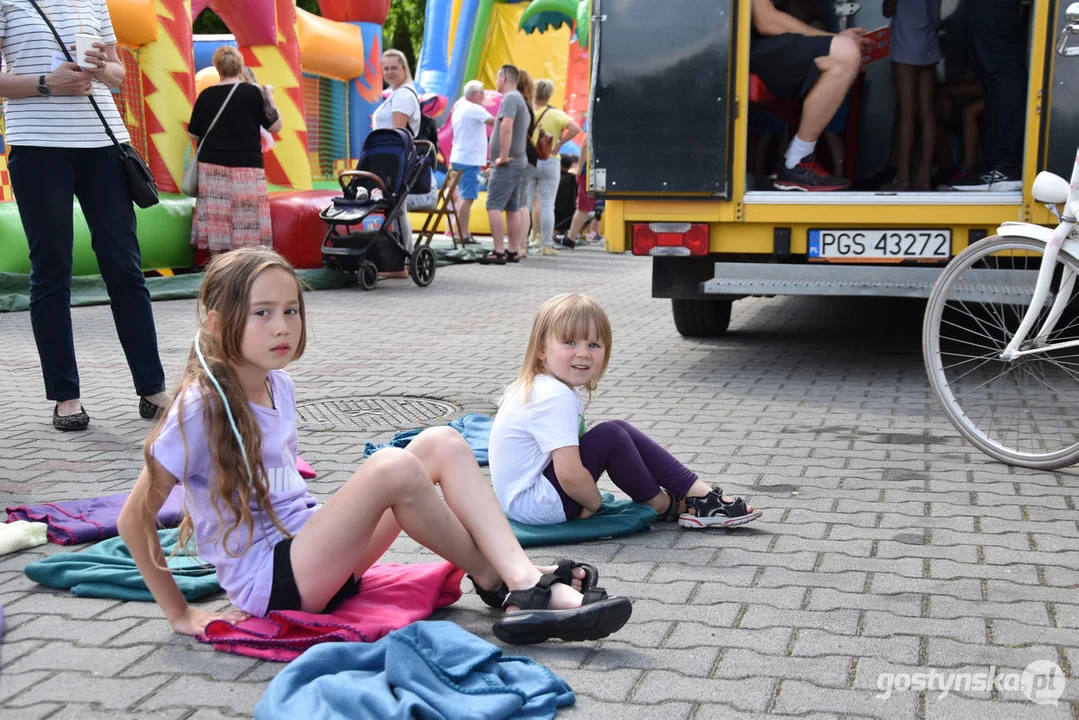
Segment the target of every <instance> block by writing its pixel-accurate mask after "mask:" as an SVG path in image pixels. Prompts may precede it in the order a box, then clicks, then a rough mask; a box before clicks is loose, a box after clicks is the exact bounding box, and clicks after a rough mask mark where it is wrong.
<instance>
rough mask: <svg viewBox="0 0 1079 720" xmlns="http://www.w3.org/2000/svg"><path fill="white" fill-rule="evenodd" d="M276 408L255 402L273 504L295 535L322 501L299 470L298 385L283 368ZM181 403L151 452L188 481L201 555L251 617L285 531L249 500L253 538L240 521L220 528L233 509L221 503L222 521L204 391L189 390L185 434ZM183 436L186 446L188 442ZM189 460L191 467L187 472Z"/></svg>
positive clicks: (273, 380)
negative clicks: (214, 494) (213, 498)
mask: <svg viewBox="0 0 1079 720" xmlns="http://www.w3.org/2000/svg"><path fill="white" fill-rule="evenodd" d="M269 380H270V387H271V389H272V390H273V398H274V405H275V406H276V409H270V408H265V407H262V406H261V405H255V404H253V403H252V404H251V410H252V411H253V412H254V413H255V418H256V419H257V420H258V423H259V428H260V429H261V430H262V462H263V464H264V465H265V466H266V475H267V479H268V480H269V485H270V504H271V506H272V507H273V510H274V513H276V515H277V518H278V520H280V521H281V524H282V525H283V526H284V527H285V528H287V529H288V531H289V532H290V533H292V534H293V535H295V534H296V533H297V532H299V530H300V528H301V527H303V525H304V523H305V522H307V520H308V519H309V518H310V517H311V515H312V514H314V512H315V510H317V509H318V501H317V500H315V498H314V497H313V496H312V495H311V493H310V492H308V490H307V483H305V482H304V481H303V478H301V477H300V473H299V472H298V471H297V470H296V451H297V440H296V388H295V386H294V385H293V384H292V379H291V378H290V377H289V376H288V373H286V372H284V371H283V370H272V371H270V376H269ZM177 407H178V404H173V406H172V408H171V409H170V410H169V414H168V417H167V419H166V420H165V426H164V428H163V429H162V431H161V434H160V435H159V436H158V438H157V440H156V441H155V442H154V445H153V447H152V449H151V453H152V454H153V456H154V458H155V459H156V460H157V461H158V462H160V463H161V464H162V465H163V466H164V467H165V469H166V470H168V471H169V472H170V473H172V474H173V475H175V476H176V477H177V478H179V480H180V482H182V483H183V485H184V496H185V499H184V503H185V505H186V508H187V511H188V513H190V515H191V519H192V520H193V521H194V523H195V541H196V542H197V544H198V551H199V555H200V556H201V557H202V558H203V559H204V560H206V562H208V563H210V564H212V565H213V566H214V567H215V568H216V569H217V579H218V582H220V583H221V587H222V588H224V590H225V592H227V593H228V596H229V600H231V601H232V604H233V605H235V606H236V607H238V608H240V609H241V610H243V611H244V612H248V613H251V614H252V615H257V616H261V615H265V614H266V606H267V605H268V604H269V601H270V588H271V584H272V581H273V546H274V545H276V544H277V543H278V542H279V541H280V540H282V539H283V536H282V535H281V533H280V532H278V530H277V528H275V527H274V525H273V523H272V522H271V521H270V518H269V516H268V514H267V513H265V512H263V511H261V510H259V509H258V508H257V507H256V501H255V499H254V498H253V497H252V499H251V501H250V508H251V515H252V517H253V518H254V523H255V524H254V536H253V539H252V540H250V541H249V540H248V534H247V529H246V527H244V526H243V525H241V526H240V527H239V528H237V529H236V530H235V531H233V533H232V534H231V535H229V538H228V548H229V549H230V550H231V551H232V555H230V554H228V553H227V552H226V551H225V544H224V537H223V531H224V530H225V529H227V528H228V527H229V526H230V525H231V524H232V521H231V513H230V512H229V511H228V509H227V508H225V507H222V518H223V519H221V518H218V514H217V513H216V512H215V511H214V508H213V506H212V505H211V504H210V489H211V488H212V487H213V482H214V481H213V472H214V471H213V460H212V458H211V457H210V448H209V445H208V442H207V433H206V429H205V427H204V425H205V423H204V419H203V400H202V391H201V390H199V389H197V388H191V389H189V390H188V391H187V394H186V396H185V398H184V417H183V430H184V434H183V437H181V435H180V426H179V423H178V422H177ZM185 439H186V448H185V447H184V440H185ZM185 459H186V470H185Z"/></svg>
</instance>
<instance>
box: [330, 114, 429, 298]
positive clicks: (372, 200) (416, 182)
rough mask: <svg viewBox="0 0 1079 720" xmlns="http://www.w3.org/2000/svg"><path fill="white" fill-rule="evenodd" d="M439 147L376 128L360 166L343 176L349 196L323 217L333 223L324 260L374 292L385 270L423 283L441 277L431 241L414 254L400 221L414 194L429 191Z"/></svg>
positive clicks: (340, 180) (396, 131) (406, 134)
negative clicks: (436, 265) (407, 202)
mask: <svg viewBox="0 0 1079 720" xmlns="http://www.w3.org/2000/svg"><path fill="white" fill-rule="evenodd" d="M434 156H435V147H434V146H433V145H432V144H431V143H429V142H426V141H423V140H419V141H415V142H414V141H413V139H412V135H411V134H410V133H409V132H408V131H407V130H403V129H400V128H393V129H386V130H373V131H371V134H370V135H368V136H367V139H366V140H365V141H364V143H363V150H361V151H360V159H359V162H358V163H357V165H356V169H355V170H346V171H345V172H343V173H341V174H340V176H339V177H338V178H337V181H338V183H340V185H341V191H342V192H343V193H344V196H343V197H338V198H334V199H333V202H332V204H331V205H330V206H329V207H327V208H326V209H325V210H323V211H322V212H321V213H320V214H319V217H321V218H322V220H324V221H325V222H326V223H327V224H328V225H329V226H330V227H329V230H327V232H326V237H325V239H324V240H323V241H322V261H323V263H324V264H326V265H329V266H331V267H336V268H338V269H340V270H344V271H345V272H354V273H357V275H358V280H359V284H360V287H361V288H363V289H364V290H374V289H375V285H376V284H377V283H378V274H379V273H380V272H394V271H400V270H404V269H405V266H406V265H407V266H408V274H409V276H410V277H411V278H412V280H413V281H414V282H415V283H416V284H417V285H419V286H420V287H426V286H428V285H430V284H431V281H432V280H434V279H435V253H434V251H433V250H431V248H430V247H428V246H427V245H417V246H416V248H415V249H414V250H412V251H411V252H409V250H408V244H409V243H408V240H409V239H407V238H403V237H402V236H401V230H400V227H399V224H398V222H397V220H398V218H400V216H401V215H402V214H403V213H404V212H405V200H406V199H407V198H408V195H409V193H410V192H427V191H429V190H430V188H429V187H427V185H428V184H429V182H430V177H431V165H432V162H431V161H433V159H434Z"/></svg>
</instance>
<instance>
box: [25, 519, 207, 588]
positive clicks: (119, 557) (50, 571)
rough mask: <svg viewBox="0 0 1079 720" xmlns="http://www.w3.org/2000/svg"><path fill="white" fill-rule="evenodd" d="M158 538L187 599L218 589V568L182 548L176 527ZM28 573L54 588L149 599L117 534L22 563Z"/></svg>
mask: <svg viewBox="0 0 1079 720" xmlns="http://www.w3.org/2000/svg"><path fill="white" fill-rule="evenodd" d="M157 536H158V539H159V540H160V541H161V548H162V549H163V550H164V551H165V558H166V560H167V563H168V566H169V571H171V572H172V577H173V579H174V580H176V584H177V585H178V586H179V587H180V591H181V592H182V593H183V594H184V597H185V598H187V599H188V600H199V599H201V598H204V597H207V596H209V595H213V594H214V593H218V592H221V586H220V585H219V584H218V583H217V573H216V572H215V571H214V568H213V566H212V565H207V564H205V563H204V562H203V561H202V560H201V559H199V558H198V557H197V556H195V555H193V554H188V553H186V552H184V550H183V549H182V548H181V549H180V550H179V551H177V553H176V554H175V555H173V554H172V553H173V550H175V549H176V547H177V545H178V544H179V541H180V531H179V530H159V531H158V533H157ZM26 576H27V577H28V578H30V579H31V580H33V581H34V582H36V583H41V584H42V585H46V586H48V587H52V588H60V589H67V588H70V589H71V592H72V593H74V594H75V595H78V596H79V597H97V598H113V599H115V600H153V599H154V596H153V595H151V594H150V591H149V590H148V589H147V588H146V583H145V582H143V579H142V575H140V574H139V569H138V568H137V567H136V566H135V561H134V560H133V559H132V558H131V552H130V551H129V550H128V548H127V546H126V545H124V541H123V540H121V539H120V538H118V537H117V538H111V539H109V540H106V541H104V542H100V543H98V544H96V545H92V546H91V547H88V548H87V549H85V550H83V551H81V552H62V553H56V554H55V555H51V556H49V557H47V558H44V559H42V560H36V561H34V562H32V563H30V564H29V565H27V566H26Z"/></svg>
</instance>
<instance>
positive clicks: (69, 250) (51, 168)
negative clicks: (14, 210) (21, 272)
mask: <svg viewBox="0 0 1079 720" xmlns="http://www.w3.org/2000/svg"><path fill="white" fill-rule="evenodd" d="M8 173H9V175H10V177H11V187H12V190H13V191H14V193H15V200H16V201H17V203H18V207H19V217H20V218H21V219H22V226H23V230H24V231H25V232H26V239H27V242H28V244H29V246H30V324H31V326H32V327H33V330H34V341H35V342H36V343H37V351H38V356H39V357H40V358H41V374H42V375H43V376H44V380H45V396H46V397H47V398H49V399H50V400H55V401H56V402H63V401H65V400H74V399H75V398H77V397H80V392H79V369H78V365H77V364H76V362H75V341H74V338H73V337H72V332H71V270H72V266H73V264H74V257H73V252H74V220H73V212H72V202H73V199H74V198H76V197H77V198H78V199H79V205H80V206H81V207H82V213H83V215H84V216H85V217H86V224H87V225H88V226H89V227H90V243H91V246H92V247H93V249H94V254H95V255H96V256H97V264H98V268H99V269H100V272H101V278H102V280H104V281H105V288H106V290H107V291H108V293H109V299H110V300H111V301H112V302H111V306H112V317H113V321H114V322H115V324H116V332H117V334H118V335H119V336H120V344H121V345H122V346H123V348H124V355H125V356H126V357H127V365H128V367H129V368H130V369H131V374H132V377H133V378H134V380H135V391H136V392H137V393H138V394H139V395H153V394H155V393H158V392H161V391H162V390H164V389H165V372H164V370H162V368H161V360H160V358H159V357H158V354H157V331H156V330H155V328H154V316H153V311H152V310H151V309H150V293H149V291H148V290H147V289H146V282H145V279H144V278H143V274H142V255H141V253H140V251H139V241H138V238H137V237H136V235H135V208H134V206H133V205H132V204H131V196H130V194H129V193H128V190H127V182H126V180H125V178H124V172H123V168H122V167H121V166H120V158H119V155H118V153H117V151H116V148H115V147H113V146H111V145H110V146H109V147H103V148H51V147H31V146H26V145H19V146H11V147H9V148H8Z"/></svg>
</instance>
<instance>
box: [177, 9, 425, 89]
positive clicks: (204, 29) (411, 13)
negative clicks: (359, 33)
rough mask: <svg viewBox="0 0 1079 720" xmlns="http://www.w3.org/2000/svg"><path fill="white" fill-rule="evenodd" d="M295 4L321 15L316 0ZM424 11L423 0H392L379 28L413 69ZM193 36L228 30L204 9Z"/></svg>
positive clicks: (384, 42)
mask: <svg viewBox="0 0 1079 720" xmlns="http://www.w3.org/2000/svg"><path fill="white" fill-rule="evenodd" d="M296 6H297V7H299V8H301V9H303V10H306V11H307V12H310V13H314V14H315V15H321V14H322V13H320V12H319V9H318V0H297V1H296ZM426 12H427V0H393V2H392V3H391V4H390V12H389V15H388V16H387V17H386V23H385V25H384V26H383V28H382V38H383V44H384V45H385V46H386V47H387V48H391V47H392V48H397V49H398V50H400V51H401V52H403V53H404V54H405V57H407V58H408V63H409V67H411V68H412V70H413V72H415V70H416V57H417V56H418V53H419V49H420V44H421V43H422V41H423V21H424V15H425V14H426ZM193 29H194V32H195V34H196V35H216V34H221V33H228V32H230V30H229V29H228V27H227V26H226V25H225V23H224V22H222V20H221V18H219V17H218V16H217V15H216V14H215V13H214V11H213V10H210V9H209V8H206V9H205V10H203V11H202V12H201V13H199V16H198V17H197V18H195V22H194V25H193Z"/></svg>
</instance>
